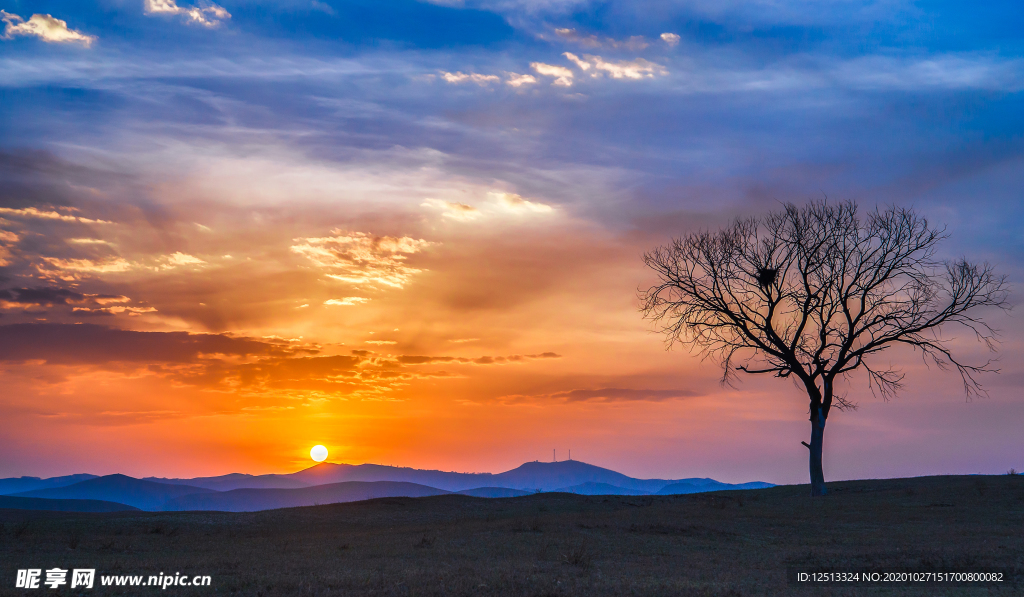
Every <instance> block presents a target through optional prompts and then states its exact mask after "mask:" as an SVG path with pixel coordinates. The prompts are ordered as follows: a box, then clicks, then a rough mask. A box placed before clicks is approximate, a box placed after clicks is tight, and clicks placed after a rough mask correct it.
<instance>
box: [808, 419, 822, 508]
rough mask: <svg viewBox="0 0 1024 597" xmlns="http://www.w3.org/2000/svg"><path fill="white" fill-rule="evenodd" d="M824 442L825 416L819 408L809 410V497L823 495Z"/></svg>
mask: <svg viewBox="0 0 1024 597" xmlns="http://www.w3.org/2000/svg"><path fill="white" fill-rule="evenodd" d="M824 440H825V414H824V412H823V410H822V408H821V407H820V406H819V407H817V408H814V409H812V410H811V445H809V446H808V452H810V469H811V496H819V495H825V493H826V492H825V472H824V471H823V470H822V468H821V447H822V443H823V442H824Z"/></svg>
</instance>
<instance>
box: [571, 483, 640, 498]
mask: <svg viewBox="0 0 1024 597" xmlns="http://www.w3.org/2000/svg"><path fill="white" fill-rule="evenodd" d="M555 491H558V492H562V493H575V494H578V495H650V492H647V491H640V490H639V489H626V488H624V487H617V486H615V485H609V484H608V483H594V482H593V481H590V482H587V483H580V484H579V485H573V486H572V487H561V488H559V489H556V490H555Z"/></svg>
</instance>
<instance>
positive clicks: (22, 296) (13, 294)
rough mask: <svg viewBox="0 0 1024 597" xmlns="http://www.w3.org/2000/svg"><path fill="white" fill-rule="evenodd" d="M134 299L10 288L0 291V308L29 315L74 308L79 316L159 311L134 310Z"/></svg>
mask: <svg viewBox="0 0 1024 597" xmlns="http://www.w3.org/2000/svg"><path fill="white" fill-rule="evenodd" d="M129 302H131V299H130V298H128V297H127V296H122V295H109V294H84V293H81V292H78V291H76V290H70V289H67V288H55V287H51V286H44V287H33V288H7V289H2V290H0V309H4V310H10V309H20V310H22V311H27V312H29V313H31V312H32V310H34V309H40V308H47V309H49V308H53V307H67V306H70V307H72V309H71V312H72V313H76V314H79V315H115V314H118V313H128V314H129V315H138V314H139V313H149V312H153V311H156V309H155V308H153V307H131V306H128V305H123V304H120V303H129Z"/></svg>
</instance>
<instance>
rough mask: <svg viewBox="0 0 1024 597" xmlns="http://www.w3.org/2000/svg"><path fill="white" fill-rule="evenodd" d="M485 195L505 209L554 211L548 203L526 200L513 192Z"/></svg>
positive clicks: (540, 211) (535, 211)
mask: <svg viewBox="0 0 1024 597" xmlns="http://www.w3.org/2000/svg"><path fill="white" fill-rule="evenodd" d="M487 196H488V197H490V198H491V199H492V200H494V201H497V202H498V203H499V204H501V205H502V206H503V207H505V208H506V209H508V210H511V211H515V212H532V213H551V212H552V211H554V208H553V207H551V206H550V205H545V204H543V203H537V202H534V201H527V200H526V199H523V198H522V197H520V196H519V195H517V194H515V193H487Z"/></svg>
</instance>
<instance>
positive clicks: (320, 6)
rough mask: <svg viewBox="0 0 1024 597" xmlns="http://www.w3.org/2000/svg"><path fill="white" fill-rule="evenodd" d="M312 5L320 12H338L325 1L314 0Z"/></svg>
mask: <svg viewBox="0 0 1024 597" xmlns="http://www.w3.org/2000/svg"><path fill="white" fill-rule="evenodd" d="M311 6H312V7H313V10H319V11H320V12H323V13H327V14H329V15H332V16H333V15H335V14H337V13H336V12H335V11H334V9H333V8H332V7H331V5H330V4H327V3H325V2H318V1H317V0H313V3H312V5H311Z"/></svg>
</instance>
